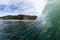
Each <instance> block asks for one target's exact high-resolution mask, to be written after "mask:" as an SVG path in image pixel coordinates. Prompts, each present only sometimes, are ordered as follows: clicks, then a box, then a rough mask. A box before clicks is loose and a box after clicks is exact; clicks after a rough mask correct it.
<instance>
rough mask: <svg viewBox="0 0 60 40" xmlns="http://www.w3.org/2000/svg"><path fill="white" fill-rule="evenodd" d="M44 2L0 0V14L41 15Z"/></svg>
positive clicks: (35, 0)
mask: <svg viewBox="0 0 60 40" xmlns="http://www.w3.org/2000/svg"><path fill="white" fill-rule="evenodd" d="M46 2H47V1H46V0H0V14H1V15H0V16H4V15H15V14H16V15H17V14H25V15H41V13H42V10H43V9H44V6H45V5H46Z"/></svg>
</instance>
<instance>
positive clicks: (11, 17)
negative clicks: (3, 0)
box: [0, 15, 37, 20]
mask: <svg viewBox="0 0 60 40" xmlns="http://www.w3.org/2000/svg"><path fill="white" fill-rule="evenodd" d="M36 18H37V16H30V15H7V16H2V17H0V19H2V20H35V19H36Z"/></svg>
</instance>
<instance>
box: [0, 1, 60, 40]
mask: <svg viewBox="0 0 60 40" xmlns="http://www.w3.org/2000/svg"><path fill="white" fill-rule="evenodd" d="M49 1H50V0H49ZM59 3H60V1H59V0H53V1H52V0H51V2H48V3H47V5H46V7H45V9H44V11H43V13H42V15H41V16H40V17H38V18H37V19H36V20H34V21H28V22H26V21H0V40H60V4H59Z"/></svg>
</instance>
